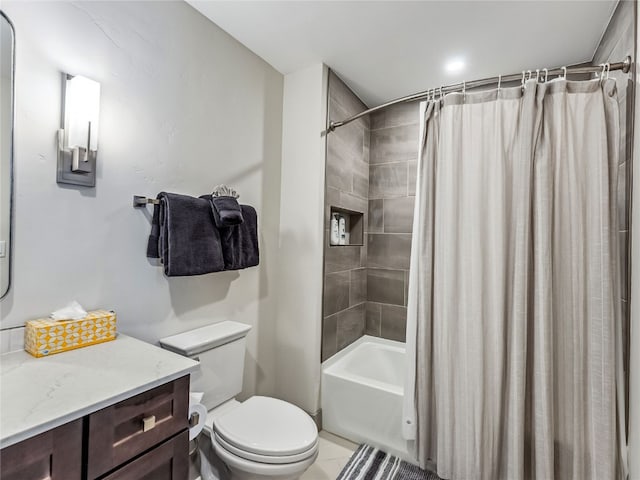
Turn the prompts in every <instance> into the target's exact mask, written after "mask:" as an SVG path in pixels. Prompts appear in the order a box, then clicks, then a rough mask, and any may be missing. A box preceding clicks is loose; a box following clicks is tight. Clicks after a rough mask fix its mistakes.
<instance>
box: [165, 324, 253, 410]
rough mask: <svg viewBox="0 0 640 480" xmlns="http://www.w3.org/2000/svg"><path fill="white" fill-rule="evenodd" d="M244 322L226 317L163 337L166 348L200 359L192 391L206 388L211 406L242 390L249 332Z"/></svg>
mask: <svg viewBox="0 0 640 480" xmlns="http://www.w3.org/2000/svg"><path fill="white" fill-rule="evenodd" d="M249 330H251V326H250V325H245V324H244V323H239V322H232V321H224V322H219V323H214V324H211V325H207V326H206V327H201V328H196V329H195V330H189V331H187V332H183V333H179V334H178V335H172V336H170V337H166V338H161V339H160V345H161V346H162V348H165V349H167V350H171V351H172V352H175V353H179V354H180V355H184V356H186V357H189V358H191V359H193V360H196V361H197V362H199V363H200V368H199V369H198V370H197V371H195V372H193V373H192V374H191V391H192V392H204V396H203V398H202V403H203V404H204V405H205V406H206V407H207V410H211V409H212V408H215V407H217V406H218V405H220V404H222V403H224V402H226V401H227V400H231V399H232V398H234V397H235V396H236V395H237V394H238V393H240V391H241V390H242V376H243V373H244V355H245V346H246V336H247V333H248V332H249Z"/></svg>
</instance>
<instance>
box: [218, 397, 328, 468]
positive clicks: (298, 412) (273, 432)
mask: <svg viewBox="0 0 640 480" xmlns="http://www.w3.org/2000/svg"><path fill="white" fill-rule="evenodd" d="M213 431H214V433H215V435H214V436H212V439H214V437H217V439H219V441H218V442H217V443H218V444H220V446H221V447H222V448H224V449H225V450H227V451H228V452H230V453H232V454H235V455H238V456H240V457H242V458H245V459H247V460H252V461H259V462H262V463H278V464H283V463H290V462H298V461H301V460H304V459H307V458H309V457H310V456H312V455H313V454H314V453H315V452H316V451H317V444H318V429H317V428H316V425H315V423H314V422H313V420H312V419H311V417H309V415H307V414H306V413H305V412H304V410H302V409H300V408H298V407H296V406H295V405H292V404H290V403H288V402H284V401H282V400H278V399H276V398H270V397H260V396H255V397H251V398H249V399H248V400H247V401H245V402H243V403H241V404H240V405H238V406H237V407H236V408H233V409H231V410H230V411H227V412H225V413H224V414H222V415H220V416H219V417H216V418H215V419H214V420H213Z"/></svg>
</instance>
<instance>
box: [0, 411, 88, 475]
mask: <svg viewBox="0 0 640 480" xmlns="http://www.w3.org/2000/svg"><path fill="white" fill-rule="evenodd" d="M0 478H2V480H49V479H60V480H63V479H64V480H81V479H82V419H79V420H75V421H73V422H70V423H67V424H66V425H61V426H60V427H57V428H54V429H53V430H49V431H48V432H44V433H41V434H40V435H36V436H35V437H31V438H29V439H27V440H24V441H22V442H20V443H17V444H15V445H11V446H10V447H7V448H3V449H2V450H0Z"/></svg>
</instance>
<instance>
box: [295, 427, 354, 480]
mask: <svg viewBox="0 0 640 480" xmlns="http://www.w3.org/2000/svg"><path fill="white" fill-rule="evenodd" d="M319 443H320V451H319V452H318V458H317V459H316V461H315V463H314V464H313V465H311V466H310V467H309V469H308V470H307V471H306V472H304V474H303V475H302V477H300V480H336V478H338V475H339V474H340V472H341V471H342V468H343V467H344V466H345V465H346V464H347V462H348V461H349V458H351V455H352V454H353V452H355V451H356V449H357V448H358V445H356V444H355V443H352V442H350V441H349V440H345V439H344V438H340V437H337V436H335V435H332V434H331V433H329V432H326V431H324V430H323V431H321V432H320V438H319Z"/></svg>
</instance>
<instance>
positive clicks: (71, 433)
mask: <svg viewBox="0 0 640 480" xmlns="http://www.w3.org/2000/svg"><path fill="white" fill-rule="evenodd" d="M188 411H189V376H188V375H187V376H185V377H182V378H179V379H177V380H174V381H172V382H168V383H165V384H164V385H161V386H159V387H156V388H153V389H151V390H148V391H146V392H143V393H141V394H139V395H135V396H133V397H131V398H128V399H126V400H123V401H121V402H118V403H116V404H114V405H110V406H108V407H106V408H103V409H102V410H99V411H97V412H95V413H92V414H90V415H87V416H86V417H84V418H81V419H78V420H76V421H74V422H71V423H68V424H66V425H62V426H60V427H57V428H55V429H53V430H50V431H48V432H45V433H42V434H40V435H37V436H35V437H32V438H30V439H27V440H24V441H23V442H20V443H18V444H15V445H12V446H10V447H7V448H5V449H3V450H2V451H0V478H1V480H45V479H50V480H96V479H100V480H103V479H104V480H107V479H108V480H186V479H187V477H188V470H189V436H188V430H187V429H188V422H189V420H188Z"/></svg>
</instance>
